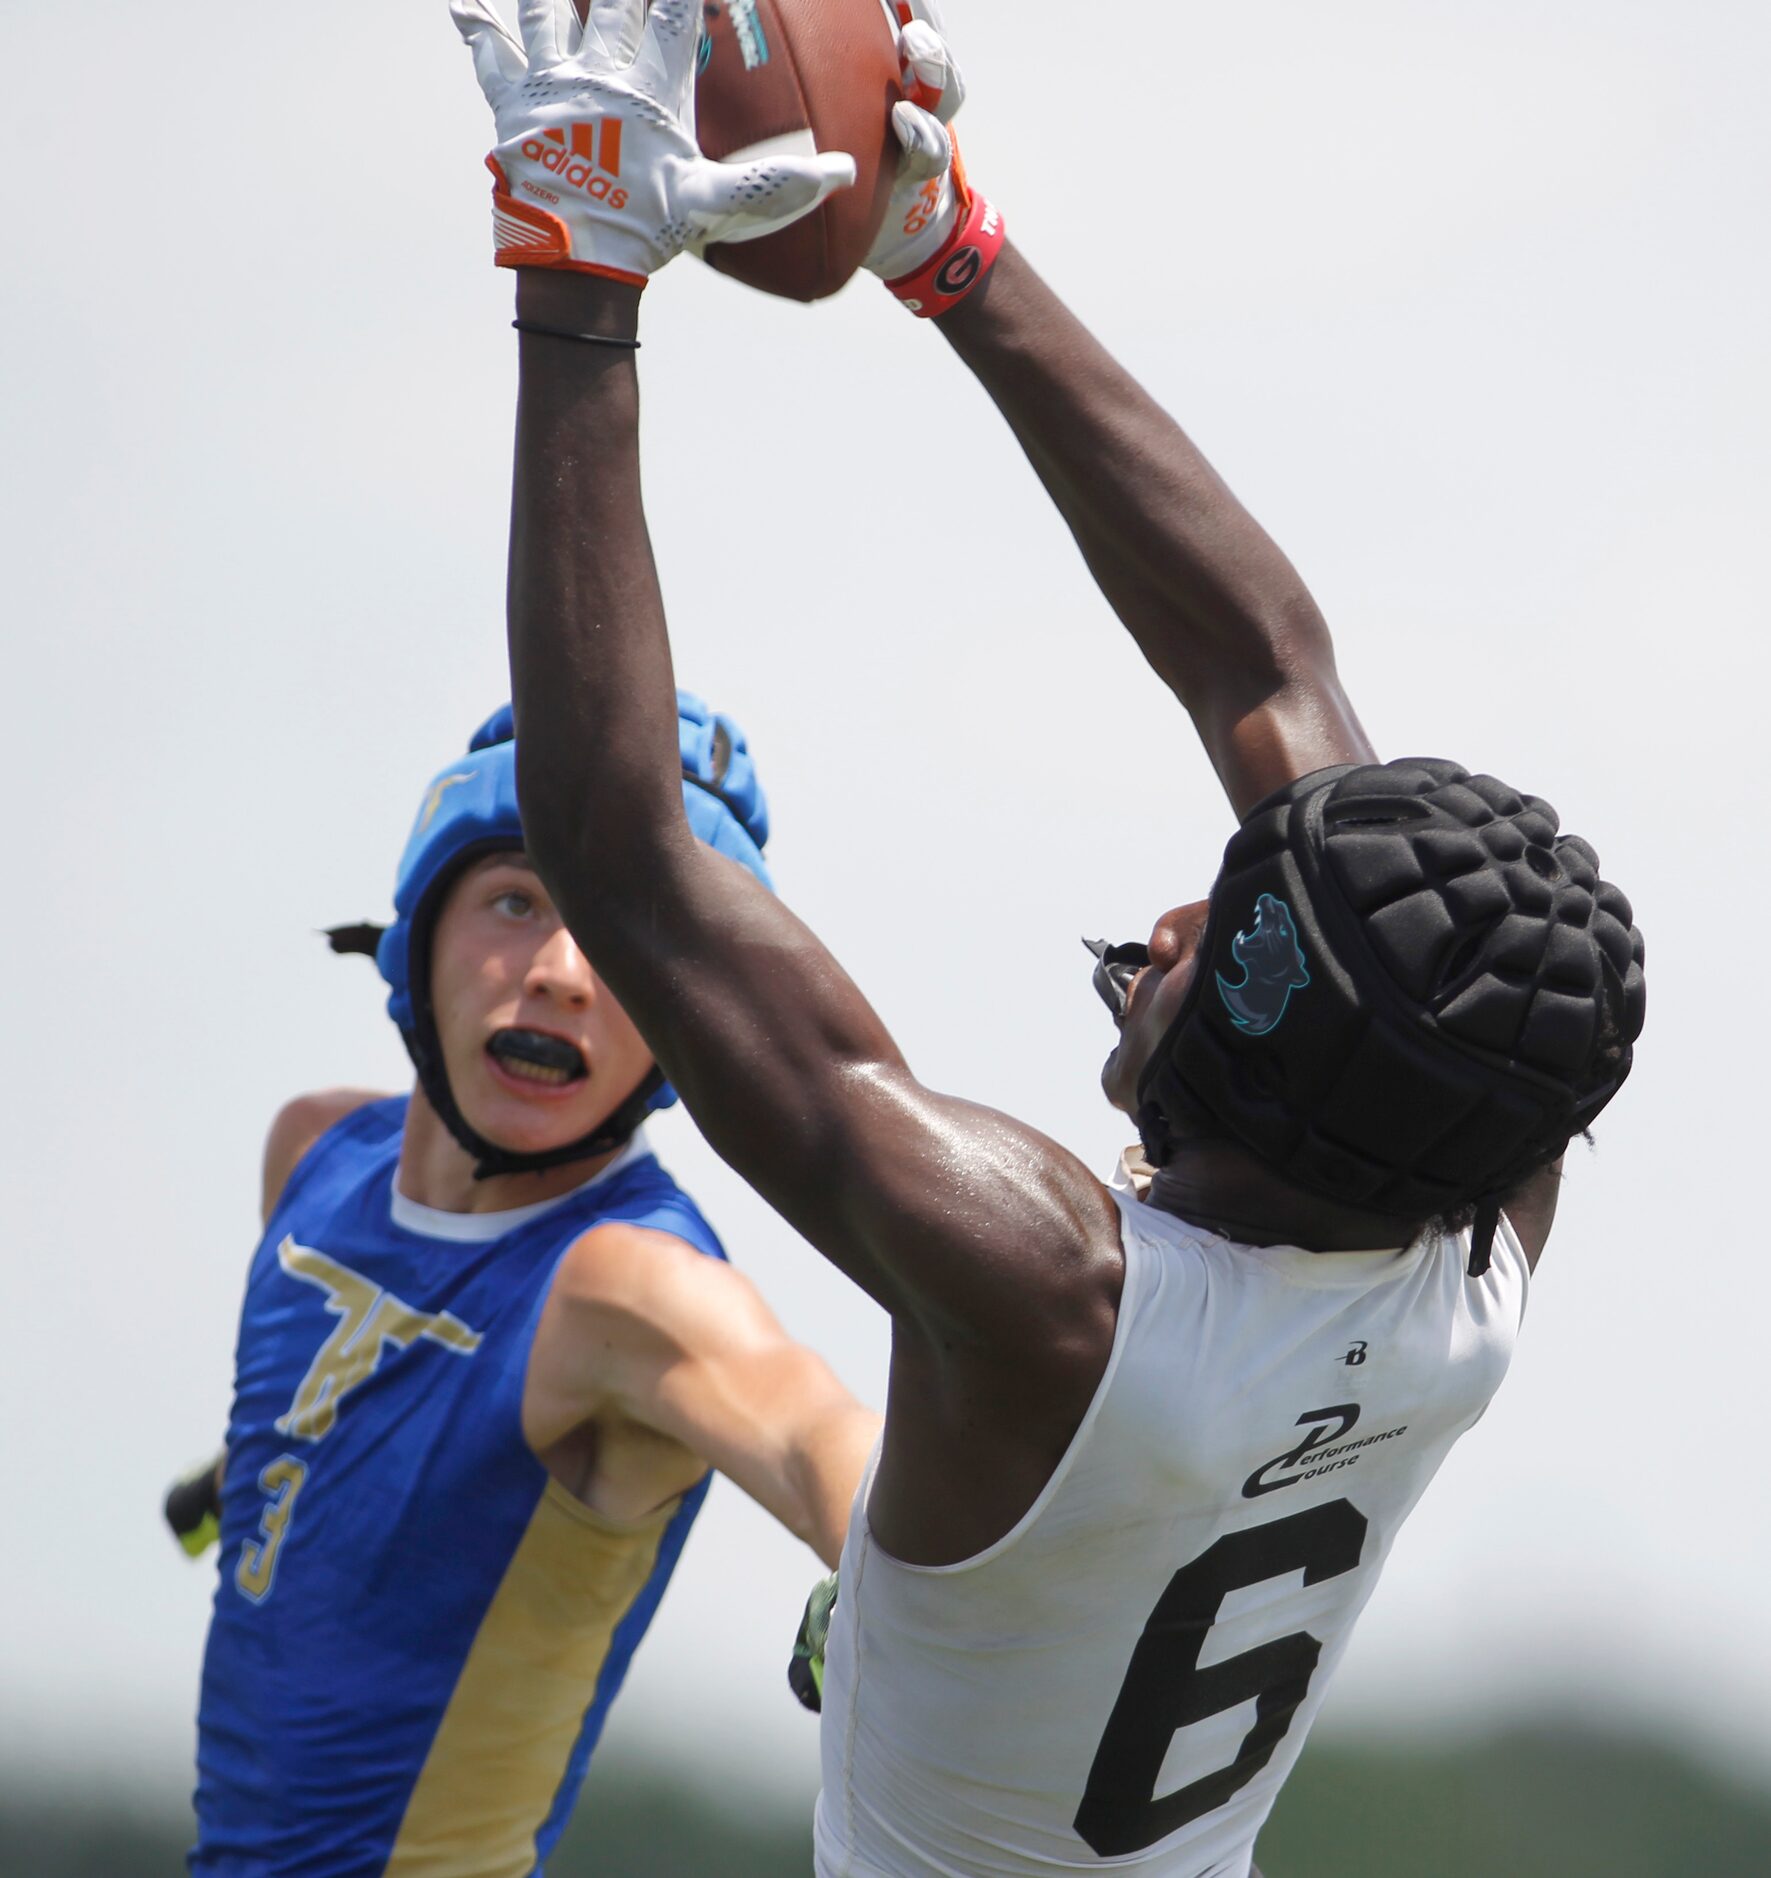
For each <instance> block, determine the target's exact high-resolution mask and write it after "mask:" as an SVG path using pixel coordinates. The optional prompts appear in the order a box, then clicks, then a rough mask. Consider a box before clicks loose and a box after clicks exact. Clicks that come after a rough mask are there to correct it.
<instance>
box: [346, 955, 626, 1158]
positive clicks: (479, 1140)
mask: <svg viewBox="0 0 1771 1878" xmlns="http://www.w3.org/2000/svg"><path fill="white" fill-rule="evenodd" d="M386 930H387V928H386V927H385V926H377V925H376V924H375V923H374V922H373V921H372V920H360V921H359V922H358V923H357V924H356V925H354V926H329V927H327V928H326V942H327V944H328V945H330V946H331V948H332V950H333V951H334V952H336V953H339V954H340V955H341V956H344V957H350V956H353V955H356V956H361V957H363V958H368V959H372V958H374V957H375V953H376V948H377V947H378V946H379V945H380V943H381V935H382V934H383V933H384V932H385V931H386ZM428 978H429V974H428V973H417V974H414V983H413V1004H414V1007H415V1008H416V1009H418V1010H419V1011H421V1012H422V1013H423V1020H421V1029H420V1030H403V1031H401V1032H400V1035H401V1037H402V1038H403V1039H404V1041H405V1045H406V1054H407V1055H408V1056H409V1057H411V1059H412V1067H413V1068H414V1069H415V1070H417V1072H418V1082H419V1086H420V1087H421V1088H422V1089H423V1090H424V1093H425V1096H426V1098H427V1099H428V1101H429V1102H430V1105H431V1107H432V1108H433V1109H435V1110H436V1112H437V1116H438V1118H439V1119H440V1120H441V1122H442V1124H443V1126H444V1127H445V1128H447V1129H448V1131H449V1132H450V1134H451V1135H453V1136H454V1137H455V1139H456V1141H457V1142H459V1143H460V1145H461V1146H462V1147H463V1148H465V1149H466V1150H467V1152H468V1153H469V1154H471V1155H472V1156H473V1159H474V1179H475V1180H495V1179H497V1178H498V1176H499V1175H501V1174H541V1173H545V1172H546V1171H547V1170H548V1169H549V1168H550V1167H565V1166H567V1165H569V1164H570V1163H571V1162H573V1161H589V1160H594V1159H595V1158H596V1156H598V1155H599V1154H608V1153H609V1152H610V1151H611V1150H613V1149H615V1148H620V1147H625V1146H626V1144H627V1143H628V1142H629V1141H631V1140H632V1139H633V1131H634V1130H635V1129H636V1128H638V1127H639V1125H640V1123H641V1122H643V1121H644V1120H645V1119H646V1116H647V1115H648V1114H649V1113H650V1111H651V1107H652V1098H653V1096H655V1095H656V1094H657V1093H658V1091H659V1090H660V1089H661V1088H662V1087H663V1086H664V1072H663V1071H662V1070H661V1069H660V1068H659V1067H658V1066H657V1064H656V1063H654V1064H653V1065H652V1068H651V1069H650V1071H648V1072H647V1074H646V1075H645V1076H643V1077H642V1078H641V1079H640V1083H639V1087H638V1088H637V1089H635V1090H634V1091H633V1093H632V1094H631V1095H629V1096H628V1097H627V1099H626V1100H625V1101H624V1102H622V1103H620V1104H619V1105H618V1106H617V1107H616V1108H615V1109H614V1110H612V1111H611V1112H610V1113H609V1114H608V1115H606V1116H605V1117H604V1118H603V1120H602V1121H601V1122H600V1123H599V1124H598V1125H597V1126H596V1127H595V1128H593V1129H592V1130H591V1131H590V1133H589V1134H587V1135H580V1136H579V1138H578V1139H577V1140H576V1141H568V1142H567V1143H566V1145H565V1146H564V1147H562V1148H549V1149H547V1150H546V1151H545V1152H544V1153H541V1154H513V1153H512V1152H511V1151H510V1150H509V1149H508V1148H501V1147H499V1145H498V1144H497V1142H495V1141H488V1140H487V1139H486V1137H485V1136H484V1135H482V1134H481V1133H480V1132H479V1130H478V1129H477V1128H475V1127H474V1126H473V1125H472V1123H470V1122H469V1121H468V1119H467V1117H466V1116H465V1115H463V1114H462V1112H461V1106H460V1104H459V1103H458V1102H457V1101H456V1100H455V1092H454V1091H453V1090H452V1089H451V1088H450V1087H449V1078H448V1076H447V1075H445V1074H444V1071H443V1059H442V1051H441V1048H440V1047H439V1045H438V1044H437V1042H436V1039H435V1026H434V1024H432V1023H430V1022H428V1021H424V1020H428V1019H429V1016H430V985H429V982H428ZM419 981H423V982H419Z"/></svg>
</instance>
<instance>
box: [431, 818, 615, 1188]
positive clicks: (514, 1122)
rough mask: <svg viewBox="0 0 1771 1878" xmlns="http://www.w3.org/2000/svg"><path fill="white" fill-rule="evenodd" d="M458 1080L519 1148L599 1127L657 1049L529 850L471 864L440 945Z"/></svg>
mask: <svg viewBox="0 0 1771 1878" xmlns="http://www.w3.org/2000/svg"><path fill="white" fill-rule="evenodd" d="M431 1004H432V1008H433V1009H434V1011H435V1013H436V1021H437V1034H438V1036H439V1037H440V1038H441V1040H442V1046H443V1066H444V1069H445V1071H446V1072H447V1074H448V1078H449V1088H450V1091H451V1092H452V1094H453V1095H454V1097H455V1100H456V1102H457V1103H458V1104H459V1105H460V1108H461V1112H462V1114H463V1115H465V1116H466V1117H467V1120H468V1122H469V1124H470V1125H471V1126H472V1127H473V1128H474V1129H475V1130H477V1131H478V1133H480V1134H482V1135H484V1136H485V1138H486V1139H487V1140H488V1141H490V1142H493V1143H495V1144H496V1145H497V1146H498V1147H501V1148H505V1149H507V1150H509V1151H510V1152H511V1153H515V1154H540V1153H545V1152H546V1151H547V1150H548V1149H549V1148H558V1147H564V1146H565V1145H566V1144H567V1143H568V1142H571V1141H576V1140H578V1139H579V1137H580V1136H582V1135H586V1134H588V1133H590V1131H591V1130H592V1129H594V1128H595V1127H597V1125H598V1124H599V1123H601V1122H602V1121H603V1120H604V1119H605V1118H606V1117H607V1116H608V1115H609V1114H610V1112H611V1111H612V1110H613V1109H614V1108H615V1107H616V1106H617V1105H618V1104H619V1103H621V1102H622V1101H624V1100H625V1099H626V1098H627V1097H628V1096H629V1095H631V1094H632V1092H633V1091H634V1089H635V1088H636V1087H637V1086H638V1085H639V1082H640V1080H641V1078H642V1077H643V1076H645V1075H646V1073H647V1072H648V1071H649V1070H650V1069H651V1067H652V1058H651V1054H650V1052H649V1051H648V1050H647V1049H646V1046H645V1044H644V1043H643V1042H642V1041H641V1040H640V1034H639V1032H638V1031H637V1030H635V1029H634V1027H633V1024H632V1022H631V1021H630V1020H629V1018H628V1015H627V1013H626V1012H625V1011H624V1010H622V1008H621V1006H620V1005H618V1004H617V1003H616V1002H615V1000H614V998H613V997H611V996H610V994H609V990H608V987H607V986H606V985H604V983H603V981H602V980H601V979H600V978H599V977H598V976H597V975H596V973H595V972H594V971H593V970H592V969H591V966H590V961H589V960H588V959H586V958H585V956H584V954H583V953H582V952H580V951H579V950H578V947H577V944H576V943H575V942H574V940H573V938H572V935H571V934H570V933H569V932H567V930H566V928H565V925H564V923H563V922H562V921H561V919H560V916H559V914H558V913H557V912H556V911H555V910H554V905H553V902H552V901H551V900H550V899H549V898H548V896H547V889H546V888H545V887H543V886H542V884H541V880H540V877H539V875H537V874H536V872H535V870H534V869H533V868H532V867H530V866H529V865H528V863H527V861H526V860H525V859H524V857H523V856H522V855H520V854H496V855H492V856H491V857H489V858H488V859H486V860H484V861H480V862H478V863H476V864H475V865H474V866H472V867H470V868H468V869H467V871H466V872H465V873H463V874H462V876H461V878H460V879H459V880H457V881H456V882H455V884H454V886H453V887H452V888H451V889H450V891H449V897H448V898H447V899H446V900H445V901H444V903H443V910H442V913H441V915H440V916H439V917H438V919H437V924H436V936H435V939H434V940H433V942H432V949H431Z"/></svg>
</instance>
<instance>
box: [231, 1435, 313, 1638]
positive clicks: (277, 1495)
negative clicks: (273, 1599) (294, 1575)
mask: <svg viewBox="0 0 1771 1878" xmlns="http://www.w3.org/2000/svg"><path fill="white" fill-rule="evenodd" d="M306 1479H307V1467H306V1465H305V1464H304V1463H303V1462H301V1461H298V1460H297V1459H296V1458H295V1456H294V1455H293V1454H279V1455H278V1456H277V1458H276V1459H275V1460H274V1461H272V1462H271V1464H270V1466H269V1467H267V1468H266V1469H265V1470H264V1472H263V1473H262V1474H260V1475H259V1477H258V1484H259V1486H260V1487H261V1488H262V1489H263V1490H264V1491H265V1492H266V1493H268V1494H269V1495H270V1496H271V1497H270V1504H269V1505H268V1506H267V1507H266V1508H265V1509H264V1511H263V1513H262V1514H260V1515H259V1520H258V1533H259V1536H258V1538H256V1539H248V1540H247V1541H246V1543H245V1544H244V1545H243V1546H241V1548H240V1562H239V1564H238V1565H237V1566H235V1567H234V1583H235V1584H236V1585H237V1586H238V1587H239V1589H240V1595H241V1596H242V1597H246V1598H250V1599H251V1600H252V1602H253V1603H254V1604H262V1603H263V1602H264V1601H265V1599H266V1598H268V1597H269V1596H270V1594H271V1585H272V1582H273V1581H274V1580H275V1578H276V1575H277V1554H278V1553H279V1552H281V1551H282V1549H283V1541H284V1540H285V1539H286V1538H287V1537H288V1536H289V1519H290V1516H291V1514H293V1513H294V1511H295V1496H296V1495H297V1494H298V1493H300V1491H301V1483H302V1482H303V1481H304V1480H306Z"/></svg>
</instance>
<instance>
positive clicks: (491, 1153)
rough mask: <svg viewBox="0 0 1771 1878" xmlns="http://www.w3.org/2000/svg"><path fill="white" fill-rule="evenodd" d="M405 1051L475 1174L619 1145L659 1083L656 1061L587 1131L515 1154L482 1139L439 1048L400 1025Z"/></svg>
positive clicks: (537, 1165) (538, 1165)
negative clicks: (536, 1150) (556, 1144)
mask: <svg viewBox="0 0 1771 1878" xmlns="http://www.w3.org/2000/svg"><path fill="white" fill-rule="evenodd" d="M400 1035H401V1036H402V1037H403V1038H404V1039H405V1043H406V1054H407V1055H408V1056H409V1057H411V1059H412V1067H413V1068H414V1069H415V1070H417V1072H418V1081H419V1085H420V1087H421V1088H422V1089H423V1090H424V1093H425V1096H426V1097H427V1098H428V1100H429V1102H430V1105H431V1107H432V1108H433V1109H435V1110H436V1112H437V1115H438V1118H439V1119H440V1120H441V1122H442V1124H443V1126H444V1127H445V1128H447V1129H448V1131H449V1132H450V1134H452V1135H453V1136H454V1137H455V1139H456V1140H457V1141H458V1142H459V1143H460V1144H461V1146H462V1147H464V1148H465V1149H466V1150H467V1152H468V1153H469V1154H471V1155H472V1156H473V1157H474V1170H473V1177H474V1179H475V1180H495V1179H497V1178H498V1177H499V1176H500V1175H502V1174H542V1173H546V1172H547V1170H548V1169H549V1168H551V1167H565V1166H567V1165H568V1164H569V1163H570V1162H572V1161H588V1160H592V1159H594V1158H595V1157H596V1156H597V1155H599V1154H608V1153H609V1152H611V1151H612V1150H613V1149H615V1148H619V1147H624V1146H625V1145H626V1144H627V1143H628V1142H629V1141H630V1140H632V1139H633V1131H634V1130H635V1129H636V1128H637V1127H639V1125H640V1123H641V1122H643V1121H644V1120H645V1119H646V1115H647V1113H648V1111H649V1110H650V1109H651V1106H652V1097H653V1096H654V1095H656V1094H657V1092H658V1090H659V1089H660V1088H661V1087H662V1086H663V1083H664V1072H663V1070H661V1069H660V1068H659V1067H658V1065H657V1064H656V1063H654V1064H653V1065H652V1067H651V1068H650V1069H649V1070H648V1071H647V1072H646V1074H645V1075H644V1076H642V1077H641V1078H640V1082H639V1086H638V1088H636V1089H635V1090H634V1091H633V1092H632V1094H631V1095H629V1096H628V1097H627V1098H626V1099H625V1100H624V1101H623V1102H621V1103H619V1104H618V1105H617V1106H616V1107H615V1108H614V1109H612V1110H611V1111H610V1113H609V1114H608V1115H606V1116H605V1117H604V1118H603V1120H602V1121H601V1122H600V1123H598V1125H597V1126H596V1127H595V1128H593V1129H592V1130H591V1131H590V1133H589V1134H587V1135H580V1136H579V1137H578V1139H577V1140H576V1141H568V1142H567V1143H566V1144H565V1146H564V1147H559V1148H548V1149H546V1150H544V1151H543V1152H541V1153H539V1154H515V1153H512V1152H511V1150H510V1149H508V1148H501V1147H499V1145H498V1144H497V1142H495V1141H488V1140H487V1139H486V1137H485V1136H484V1135H482V1134H481V1133H480V1132H479V1130H478V1129H477V1128H475V1127H474V1126H473V1124H472V1123H471V1122H469V1120H468V1119H467V1117H466V1116H465V1115H463V1114H462V1112H461V1106H460V1104H459V1103H458V1102H457V1101H456V1100H455V1092H454V1091H453V1090H452V1089H451V1088H450V1087H449V1078H448V1076H447V1075H445V1074H444V1071H443V1062H442V1055H441V1052H440V1051H438V1050H437V1049H436V1048H435V1047H434V1045H433V1044H432V1041H431V1039H430V1038H428V1037H422V1036H421V1034H420V1033H419V1032H418V1031H414V1030H403V1031H401V1032H400Z"/></svg>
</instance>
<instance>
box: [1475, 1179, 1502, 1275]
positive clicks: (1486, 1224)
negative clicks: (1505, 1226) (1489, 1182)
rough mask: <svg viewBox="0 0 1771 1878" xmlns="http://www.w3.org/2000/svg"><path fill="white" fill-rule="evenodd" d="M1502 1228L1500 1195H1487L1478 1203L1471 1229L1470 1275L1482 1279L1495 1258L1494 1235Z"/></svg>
mask: <svg viewBox="0 0 1771 1878" xmlns="http://www.w3.org/2000/svg"><path fill="white" fill-rule="evenodd" d="M1499 1227H1500V1195H1499V1194H1494V1193H1491V1194H1486V1195H1484V1196H1483V1198H1481V1199H1480V1200H1478V1201H1477V1202H1476V1220H1475V1224H1474V1225H1472V1226H1471V1228H1470V1263H1469V1268H1468V1269H1469V1275H1470V1276H1471V1277H1472V1278H1480V1277H1481V1276H1482V1274H1483V1273H1484V1272H1485V1271H1487V1269H1488V1266H1489V1262H1490V1261H1491V1260H1492V1259H1493V1257H1494V1235H1495V1233H1496V1231H1497V1230H1498V1229H1499Z"/></svg>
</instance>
